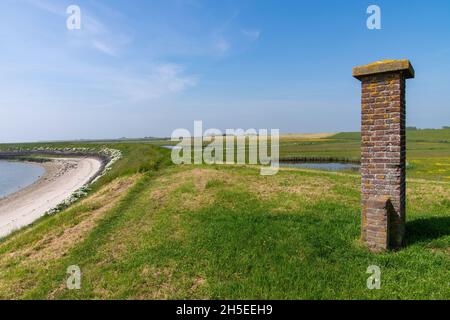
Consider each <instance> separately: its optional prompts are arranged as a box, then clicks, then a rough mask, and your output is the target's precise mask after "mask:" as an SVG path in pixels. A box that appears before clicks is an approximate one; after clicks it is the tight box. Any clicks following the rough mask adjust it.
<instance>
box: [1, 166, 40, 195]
mask: <svg viewBox="0 0 450 320" xmlns="http://www.w3.org/2000/svg"><path fill="white" fill-rule="evenodd" d="M44 173H45V169H44V168H43V167H41V166H40V165H38V164H31V163H23V162H13V161H3V160H0V199H1V198H3V197H6V196H7V195H10V194H12V193H14V192H16V191H19V190H20V189H23V188H25V187H27V186H29V185H31V184H33V182H35V181H36V180H38V179H39V178H40V177H41V176H42V175H43V174H44Z"/></svg>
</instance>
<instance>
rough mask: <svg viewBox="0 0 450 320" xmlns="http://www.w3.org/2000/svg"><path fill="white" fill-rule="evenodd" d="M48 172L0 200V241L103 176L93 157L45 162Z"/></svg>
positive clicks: (55, 159) (97, 161)
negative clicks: (91, 180)
mask: <svg viewBox="0 0 450 320" xmlns="http://www.w3.org/2000/svg"><path fill="white" fill-rule="evenodd" d="M42 166H43V167H44V168H45V169H46V173H45V174H44V175H43V176H42V177H41V178H40V179H39V180H38V181H36V182H35V183H33V184H32V185H30V186H28V187H26V188H24V189H22V190H20V191H18V192H16V193H14V194H12V195H9V196H8V197H6V198H4V199H0V238H2V237H4V236H7V235H8V234H10V233H11V232H13V231H14V230H17V229H19V228H22V227H24V226H27V225H29V224H31V223H33V222H34V221H35V220H37V219H39V218H40V217H42V216H43V215H44V214H45V213H46V212H47V211H49V210H51V209H53V208H55V207H56V206H57V205H58V204H60V203H62V202H63V201H64V200H66V199H67V198H69V197H70V195H71V194H72V193H73V192H74V191H76V190H78V189H79V188H81V187H82V186H84V185H85V184H86V183H88V182H89V180H90V179H91V178H92V177H93V176H95V175H96V174H98V173H99V171H100V169H101V162H100V161H99V160H97V159H93V158H54V159H52V161H50V162H46V163H43V164H42Z"/></svg>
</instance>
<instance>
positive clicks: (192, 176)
mask: <svg viewBox="0 0 450 320" xmlns="http://www.w3.org/2000/svg"><path fill="white" fill-rule="evenodd" d="M427 134H428V133H427ZM431 135H435V133H434V132H433V133H432V134H431V133H430V136H431ZM427 139H431V138H429V137H428V136H427V137H424V138H423V139H419V140H427ZM437 139H438V140H439V139H440V138H439V137H438V138H437ZM160 143H161V144H167V142H160ZM423 143H425V142H411V143H410V148H413V150H416V155H420V156H417V157H415V158H414V157H413V158H412V159H409V162H410V163H411V164H410V168H409V171H410V172H412V173H410V176H412V177H413V179H409V180H408V184H407V187H408V190H407V195H408V197H407V246H406V248H404V249H402V250H400V251H397V252H388V253H382V254H374V253H370V252H369V251H368V250H367V249H366V248H365V247H364V246H363V245H362V244H361V242H360V241H359V233H360V179H359V176H358V175H356V174H349V173H328V172H320V171H313V170H294V169H292V170H291V169H286V170H281V171H280V173H279V174H277V175H275V176H266V177H263V176H260V175H259V170H258V169H257V168H251V167H239V166H207V165H202V166H190V165H185V166H173V165H170V160H169V154H170V152H169V151H167V150H163V149H160V148H156V147H155V146H153V145H151V144H149V143H111V144H108V145H106V146H108V147H111V148H117V149H120V150H122V152H123V153H124V158H123V159H122V160H121V161H120V162H118V164H117V166H115V168H114V169H113V170H112V171H111V172H110V173H109V174H108V175H107V176H105V177H104V178H103V180H102V181H101V182H99V184H98V186H97V187H96V188H95V189H94V191H93V192H92V193H91V195H90V197H89V198H87V199H85V200H83V201H82V202H80V203H76V204H75V205H74V206H72V207H71V208H69V209H68V210H65V211H64V212H61V213H60V214H58V215H55V216H50V217H44V218H42V219H40V220H39V221H37V222H36V223H34V224H33V225H32V226H30V227H28V228H25V229H23V230H21V231H18V232H16V233H15V234H13V235H12V236H10V237H8V238H6V239H4V240H3V241H2V242H0V298H15V299H30V298H36V299H177V298H180V299H188V298H197V299H448V298H449V297H450V283H449V281H450V183H449V182H447V181H446V180H445V176H446V175H447V174H448V173H447V171H439V170H447V169H441V167H445V164H446V163H448V162H449V159H450V156H449V155H448V154H447V153H446V152H447V151H446V149H445V146H446V144H445V143H444V142H434V140H428V142H426V143H425V145H424V146H423V147H421V146H422V145H421V144H423ZM353 144H354V145H353ZM435 144H436V145H438V146H440V145H442V146H444V147H443V148H442V149H433V148H434V145H435ZM77 145H79V144H77ZM65 146H66V145H65ZM102 146H103V144H98V145H96V147H98V148H100V147H102ZM343 146H349V147H348V149H345V148H344V147H343ZM350 146H353V147H350ZM352 148H353V149H352ZM358 148H359V142H358V141H353V142H352V139H351V138H350V137H349V136H347V137H346V138H344V137H342V136H338V137H332V138H327V139H308V140H305V139H303V140H299V139H297V141H296V140H295V139H294V140H285V141H282V150H283V151H282V152H284V154H286V155H292V154H295V153H296V152H298V153H299V154H301V155H305V153H309V155H314V156H317V155H324V154H327V155H329V156H333V157H341V156H342V157H346V158H350V157H351V155H352V154H353V153H355V154H356V152H357V150H358ZM305 150H307V151H305ZM433 154H435V155H436V154H437V155H436V156H433ZM440 164H444V166H441V165H440ZM416 178H424V179H426V180H422V179H416ZM94 217H95V218H94ZM70 265H78V266H80V268H81V270H82V288H81V290H79V291H78V290H67V289H66V288H65V281H66V279H67V275H66V269H67V267H68V266H70ZM369 265H378V266H379V267H380V268H381V272H382V274H381V281H382V284H381V289H380V290H368V289H367V288H366V280H367V278H368V276H369V274H367V273H366V270H367V267H368V266H369Z"/></svg>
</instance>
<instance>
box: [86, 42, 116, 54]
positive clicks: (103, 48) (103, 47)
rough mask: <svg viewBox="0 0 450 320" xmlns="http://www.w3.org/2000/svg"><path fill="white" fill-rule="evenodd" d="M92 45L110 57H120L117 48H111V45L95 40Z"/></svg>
mask: <svg viewBox="0 0 450 320" xmlns="http://www.w3.org/2000/svg"><path fill="white" fill-rule="evenodd" d="M92 45H93V46H94V48H95V49H97V50H98V51H100V52H103V53H105V54H107V55H110V56H113V57H117V56H118V54H117V50H116V48H113V47H110V46H109V45H107V44H106V43H104V42H102V41H99V40H93V41H92Z"/></svg>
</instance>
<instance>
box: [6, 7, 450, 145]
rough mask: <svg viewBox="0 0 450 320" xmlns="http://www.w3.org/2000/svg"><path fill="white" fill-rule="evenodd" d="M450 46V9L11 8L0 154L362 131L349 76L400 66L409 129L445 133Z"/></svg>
mask: <svg viewBox="0 0 450 320" xmlns="http://www.w3.org/2000/svg"><path fill="white" fill-rule="evenodd" d="M71 4H75V5H78V6H79V7H80V8H81V12H82V16H81V30H68V29H67V28H66V20H67V17H68V15H67V14H66V8H67V7H68V6H69V5H71ZM371 4H376V5H378V6H380V8H381V12H382V29H381V30H369V29H367V27H366V19H367V17H368V14H367V13H366V9H367V7H368V6H369V5H371ZM449 40H450V1H411V0H405V1H402V0H396V1H378V0H374V1H363V0H345V1H343V0H342V1H332V0H327V1H325V0H321V1H304V0H295V1H294V0H292V1H288V0H282V1H275V0H274V1H271V0H264V1H262V0H253V1H246V0H239V1H227V0H221V1H214V0H209V1H203V0H160V1H150V0H133V1H125V0H121V1H119V0H108V1H106V0H105V1H98V0H92V1H84V0H72V1H65V0H55V1H52V0H2V1H1V2H0V43H1V50H0V142H14V141H35V140H54V139H80V138H116V137H123V136H126V137H142V136H169V135H170V134H171V132H172V131H173V130H174V129H176V128H187V129H190V130H193V121H194V120H203V122H204V126H205V127H206V128H219V129H222V130H223V129H226V128H244V129H248V128H256V129H259V128H268V129H271V128H277V129H280V130H281V132H284V133H290V132H304V133H307V132H339V131H351V130H359V126H360V102H359V101H360V87H359V82H358V81H357V80H355V79H353V78H352V77H351V68H352V67H353V66H356V65H361V64H366V63H369V62H373V61H377V60H381V59H400V58H408V59H410V60H411V62H412V63H413V65H414V67H415V69H416V79H414V80H410V81H408V87H407V89H408V92H407V122H408V125H414V126H418V127H422V128H425V127H440V126H443V125H450V103H449V101H450V90H449V89H450V41H449Z"/></svg>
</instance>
